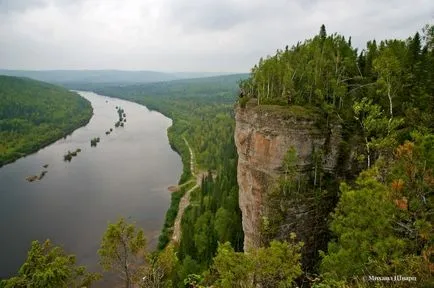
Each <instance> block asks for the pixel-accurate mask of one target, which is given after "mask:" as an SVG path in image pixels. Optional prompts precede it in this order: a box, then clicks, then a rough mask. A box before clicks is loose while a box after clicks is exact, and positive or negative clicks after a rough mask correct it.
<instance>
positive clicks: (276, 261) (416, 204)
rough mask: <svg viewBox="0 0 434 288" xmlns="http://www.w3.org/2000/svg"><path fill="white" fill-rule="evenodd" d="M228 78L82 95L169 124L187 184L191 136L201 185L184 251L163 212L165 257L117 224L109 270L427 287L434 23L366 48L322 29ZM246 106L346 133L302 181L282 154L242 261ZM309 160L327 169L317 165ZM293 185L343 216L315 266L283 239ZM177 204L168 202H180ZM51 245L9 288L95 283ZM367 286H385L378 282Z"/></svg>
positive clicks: (104, 259)
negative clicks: (127, 103)
mask: <svg viewBox="0 0 434 288" xmlns="http://www.w3.org/2000/svg"><path fill="white" fill-rule="evenodd" d="M225 77H226V78H222V79H225V80H224V81H223V80H222V81H220V80H218V81H217V80H216V79H215V78H209V79H206V78H205V79H202V80H199V81H193V80H192V81H190V82H188V81H186V82H182V81H180V82H178V81H171V82H167V83H157V84H144V85H131V86H128V85H127V86H105V87H104V86H98V85H93V84H92V85H88V86H87V87H92V88H91V90H93V91H95V92H97V93H100V94H103V95H108V96H114V97H120V98H123V99H127V100H131V101H135V102H137V103H140V104H143V105H146V106H147V107H148V108H149V109H153V110H157V111H159V112H161V113H163V114H164V115H166V116H168V117H170V118H171V119H173V125H172V127H171V128H170V129H169V131H168V135H169V140H170V143H171V145H172V147H173V148H174V149H175V150H176V151H178V152H179V153H180V154H181V156H182V159H183V164H184V172H183V175H182V177H181V179H180V184H181V183H186V182H188V181H190V180H191V179H192V171H190V165H189V162H190V155H189V152H188V147H186V142H185V141H184V140H183V139H186V140H188V142H189V143H190V145H191V147H192V150H193V151H194V153H195V155H196V161H197V166H198V169H200V170H201V171H204V172H205V175H206V177H204V178H203V179H202V183H201V186H200V188H198V189H196V190H194V191H193V192H192V194H191V199H190V200H191V202H190V205H189V206H188V207H187V209H186V210H185V213H184V216H183V219H182V223H181V230H182V237H181V240H180V241H179V242H178V243H177V242H175V243H174V242H171V241H170V238H171V235H170V233H171V231H172V230H171V229H170V228H171V225H172V223H173V218H174V215H176V212H177V211H175V210H176V206H177V205H172V206H174V207H171V208H170V210H169V211H168V214H167V216H166V224H165V226H164V230H163V232H162V234H161V237H160V243H159V245H158V249H157V251H146V249H145V248H146V239H144V236H143V231H142V230H141V229H139V228H137V227H135V226H134V224H133V223H128V222H126V221H125V220H124V219H120V220H119V221H118V222H117V223H113V224H110V225H109V226H108V228H107V231H106V233H105V234H104V236H103V240H102V242H101V247H100V250H99V251H98V253H99V255H100V259H101V265H102V266H103V267H104V268H105V269H106V270H109V271H112V272H115V273H117V275H118V276H119V279H120V281H122V283H123V285H124V287H127V288H128V287H133V284H134V285H138V286H139V287H195V288H197V287H224V288H226V287H227V288H229V287H240V288H241V287H252V288H253V287H315V288H323V287H359V288H360V287H362V288H364V287H373V286H375V287H433V286H434V282H433V281H434V280H433V279H434V277H433V274H434V228H433V222H434V219H433V218H434V207H433V206H434V193H433V191H434V174H433V173H434V154H433V152H432V151H433V149H434V131H433V128H434V127H433V124H432V123H433V120H434V119H433V117H434V116H433V115H434V111H433V109H434V107H433V106H434V26H429V25H427V26H425V27H424V28H423V29H422V30H421V31H419V32H416V33H415V34H414V35H412V36H410V37H408V38H407V39H405V40H399V39H391V40H382V41H378V42H377V41H376V40H372V41H369V42H368V43H367V45H366V47H365V48H364V49H361V50H360V51H359V49H357V48H354V47H352V43H351V38H345V37H344V36H342V35H339V34H336V33H335V34H328V33H327V31H326V28H325V26H324V25H323V26H321V28H320V30H319V33H318V35H315V36H314V37H313V38H311V39H308V40H305V41H304V42H299V43H296V44H295V45H293V46H291V47H289V46H286V47H285V48H284V49H283V50H277V52H276V54H275V55H274V56H267V57H266V58H261V59H260V60H259V63H258V64H257V65H255V66H254V67H253V68H252V70H251V73H250V74H249V75H247V76H246V75H235V76H225ZM229 79H230V80H229ZM237 81H238V83H239V85H237ZM207 85H209V87H208V88H207ZM219 87H220V88H219ZM82 89H85V88H84V87H83V88H82ZM237 94H238V95H239V98H238V99H237V96H236V95H237ZM252 102H254V103H255V105H259V106H263V107H267V109H287V110H288V111H293V112H294V111H299V112H300V111H301V112H302V113H304V112H305V111H315V113H319V115H320V116H321V120H322V121H320V122H321V125H323V127H324V129H328V128H329V127H328V126H329V125H332V124H334V123H339V124H340V125H341V126H342V143H340V148H339V149H340V151H341V157H340V158H339V161H340V162H339V164H340V165H338V167H339V168H342V169H337V171H335V173H334V174H332V175H328V174H326V173H321V171H320V173H317V171H316V169H319V170H321V165H320V164H319V165H316V166H315V167H311V168H312V171H313V169H315V174H314V175H315V177H312V175H311V174H309V173H308V174H302V173H300V172H299V171H297V169H296V166H295V165H294V161H295V157H296V153H297V151H292V150H290V151H288V154H287V157H285V159H284V161H283V163H282V167H283V171H282V177H281V178H280V179H278V181H277V183H276V185H275V186H273V189H270V191H268V194H267V195H266V197H267V200H268V201H269V202H268V205H267V206H268V207H265V208H266V210H267V211H268V212H267V213H268V214H267V216H268V218H267V223H263V224H264V225H263V226H264V227H263V231H261V232H262V233H263V234H264V236H265V237H264V239H263V243H262V246H261V247H259V248H255V249H251V250H249V251H242V250H243V249H242V248H243V247H242V243H243V232H242V228H241V212H240V210H239V206H238V186H237V181H236V167H237V154H236V150H235V146H234V140H233V135H234V124H235V121H234V104H235V105H239V106H240V107H247V104H248V103H252ZM314 157H318V161H317V162H321V155H314ZM343 167H349V168H346V169H344V168H343ZM316 175H319V176H318V177H319V178H320V179H317V177H316ZM318 180H319V181H318ZM317 183H322V184H320V185H317ZM294 187H297V188H298V189H299V191H302V192H303V193H304V194H306V195H309V196H311V195H317V196H319V197H318V198H317V199H319V200H320V201H318V202H317V203H316V204H315V205H317V206H318V207H323V206H326V205H329V204H330V203H326V202H322V201H326V200H325V199H333V203H332V204H333V205H334V206H335V209H333V212H332V213H331V215H330V217H329V218H328V219H325V221H326V224H327V228H328V231H326V234H327V235H326V239H327V243H326V244H327V245H326V246H325V249H323V250H321V251H317V252H318V258H317V259H315V261H316V262H315V263H314V264H313V265H309V266H305V265H304V264H303V263H302V249H303V245H304V243H302V242H299V241H298V238H297V235H295V234H294V233H288V235H284V237H277V234H278V233H276V231H277V230H278V229H279V227H280V225H281V224H282V221H284V218H283V216H284V215H283V214H282V213H281V211H282V210H284V209H283V208H285V207H284V206H285V201H286V200H288V199H287V198H288V197H291V196H292V195H293V194H291V191H294V189H293V188H294ZM180 193H183V190H181V192H180ZM179 197H180V195H177V196H174V197H173V198H172V200H173V201H174V203H175V204H176V201H179ZM327 201H328V200H327ZM279 208H280V209H279ZM50 245H51V243H45V244H41V243H37V242H36V243H33V244H32V247H31V250H30V252H29V259H28V260H27V261H26V263H25V264H24V265H23V267H22V268H21V269H20V271H19V272H18V274H17V276H16V277H13V278H11V279H9V280H5V281H3V282H2V285H3V286H5V287H26V285H28V283H36V282H29V281H33V280H29V279H35V281H40V282H38V283H44V285H47V283H57V285H54V286H40V285H39V286H38V285H36V286H34V287H71V285H72V284H71V283H77V282H74V281H78V280H80V285H82V284H83V283H87V284H89V283H91V282H92V281H94V280H96V279H98V277H100V276H98V275H93V274H87V272H86V271H85V268H84V267H77V266H76V265H75V261H73V260H74V259H73V258H67V259H72V260H70V261H69V262H68V261H62V260H64V258H65V257H69V256H68V255H65V252H64V251H61V250H59V249H56V248H53V247H52V246H50ZM53 251H54V252H53ZM119 251H123V252H122V253H121V254H119V253H118V252H119ZM53 254H54V256H53ZM32 255H37V257H36V258H35V257H32ZM41 255H42V256H41ZM46 255H50V256H53V257H51V258H50V257H47V256H46ZM34 259H42V260H41V261H34ZM50 259H58V260H57V262H56V261H50ZM127 262H128V263H129V264H130V265H123V264H125V263H127ZM47 267H49V268H47ZM53 269H54V271H56V269H58V270H59V272H58V273H57V272H53ZM34 271H37V273H35V272H34ZM395 276H396V277H398V276H399V277H398V278H399V280H398V278H396V277H395ZM32 277H33V278H32ZM372 277H374V278H375V277H378V278H382V279H377V280H376V281H375V282H371V281H374V280H375V279H372ZM388 277H389V278H390V279H387V278H388ZM47 279H50V281H48V280H47ZM44 281H45V282H44ZM51 281H53V282H51ZM56 281H57V282H56ZM17 283H18V284H17ZM14 285H15V286H14ZM41 285H42V284H41ZM74 285H76V286H72V287H81V286H78V284H74ZM0 286H1V285H0Z"/></svg>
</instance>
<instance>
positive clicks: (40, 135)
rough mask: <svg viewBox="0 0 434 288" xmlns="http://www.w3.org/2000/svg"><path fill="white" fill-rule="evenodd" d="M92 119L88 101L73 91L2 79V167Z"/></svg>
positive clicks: (0, 100) (0, 121) (0, 145)
mask: <svg viewBox="0 0 434 288" xmlns="http://www.w3.org/2000/svg"><path fill="white" fill-rule="evenodd" d="M91 116H92V107H91V105H90V103H89V101H87V100H86V99H84V98H82V97H80V96H79V95H77V94H76V93H74V92H70V91H67V90H66V89H64V88H61V87H58V86H54V85H51V84H47V83H43V82H38V81H35V80H30V79H27V78H17V77H10V76H0V167H1V166H2V165H5V164H7V163H9V162H12V161H14V160H16V159H18V158H20V157H22V156H24V155H27V154H29V153H33V152H35V151H37V150H38V149H40V148H42V147H44V146H46V145H48V144H50V143H52V142H54V141H56V140H58V139H60V138H62V137H64V136H66V135H68V134H69V133H71V132H72V131H74V130H75V129H76V128H78V127H80V126H82V125H85V124H86V123H87V122H88V121H89V119H90V118H91Z"/></svg>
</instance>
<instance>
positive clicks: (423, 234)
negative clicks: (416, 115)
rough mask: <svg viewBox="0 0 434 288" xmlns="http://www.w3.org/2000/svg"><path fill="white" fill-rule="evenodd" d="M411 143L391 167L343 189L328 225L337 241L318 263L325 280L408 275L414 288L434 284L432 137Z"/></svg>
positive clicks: (417, 136) (387, 165) (379, 167)
mask: <svg viewBox="0 0 434 288" xmlns="http://www.w3.org/2000/svg"><path fill="white" fill-rule="evenodd" d="M414 137H415V142H406V143H404V144H403V145H401V146H399V147H398V148H397V150H396V152H395V157H394V160H393V161H392V162H391V163H385V162H382V161H379V162H377V164H376V166H375V167H374V168H372V169H370V170H367V171H365V172H363V173H362V174H361V175H360V177H359V178H358V180H357V181H356V186H355V187H354V188H351V187H349V186H348V185H347V184H344V183H343V184H342V185H341V192H342V195H341V198H340V201H339V204H338V206H337V208H336V211H335V213H334V214H333V221H332V223H331V230H332V232H333V233H334V234H335V235H336V239H337V240H336V241H332V242H330V243H329V247H328V253H327V254H323V256H324V257H323V260H322V263H321V270H322V272H323V273H324V276H325V277H326V279H328V280H336V281H346V282H348V283H350V284H351V283H352V284H354V283H355V281H357V279H359V281H360V279H362V277H363V276H369V275H385V276H386V275H407V276H413V277H416V278H417V283H415V284H414V287H429V286H430V285H433V284H434V283H433V282H432V279H433V278H432V273H433V268H434V265H433V261H432V255H433V251H434V249H433V247H434V232H433V231H434V230H433V227H432V223H433V220H434V219H433V216H432V215H433V211H434V195H433V193H432V191H433V190H432V189H433V188H434V181H433V179H434V175H433V172H432V171H433V169H434V161H432V159H433V156H432V149H433V148H434V140H433V139H434V136H433V135H425V136H422V135H420V134H417V133H416V134H414ZM394 284H396V286H399V287H407V286H406V285H407V284H408V283H394Z"/></svg>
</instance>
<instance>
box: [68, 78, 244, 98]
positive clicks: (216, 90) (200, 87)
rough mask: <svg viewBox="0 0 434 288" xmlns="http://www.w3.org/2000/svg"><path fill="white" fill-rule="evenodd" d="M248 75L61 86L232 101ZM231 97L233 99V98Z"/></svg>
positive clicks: (119, 93)
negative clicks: (215, 97)
mask: <svg viewBox="0 0 434 288" xmlns="http://www.w3.org/2000/svg"><path fill="white" fill-rule="evenodd" d="M248 77H249V74H247V73H245V74H232V75H224V76H214V77H204V78H193V79H181V80H173V81H165V82H156V83H142V84H134V85H131V84H128V83H124V84H109V83H106V84H103V83H66V84H63V86H64V87H66V88H69V89H74V90H88V91H95V92H97V93H101V94H103V95H109V96H117V95H118V96H119V95H123V96H127V95H128V96H130V97H131V96H138V95H141V96H144V95H145V96H151V97H170V98H184V97H188V98H191V97H196V98H197V97H213V96H219V95H225V98H227V97H229V95H232V96H231V97H229V98H231V100H230V101H232V102H233V101H234V99H235V96H236V93H237V91H238V81H239V80H241V79H247V78H248ZM232 98H233V99H232Z"/></svg>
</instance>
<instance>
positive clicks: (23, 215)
mask: <svg viewBox="0 0 434 288" xmlns="http://www.w3.org/2000/svg"><path fill="white" fill-rule="evenodd" d="M79 94H80V95H81V96H82V97H84V98H86V99H88V100H89V101H90V102H91V103H92V107H93V109H94V115H93V117H92V119H91V120H90V122H89V123H88V125H86V126H84V127H82V128H79V129H77V130H75V131H74V132H73V133H72V134H71V135H70V136H68V137H66V139H61V140H59V141H57V142H55V143H53V144H52V145H50V146H47V147H45V148H43V149H41V150H40V151H38V152H37V153H35V154H32V155H29V156H27V157H24V158H21V159H19V160H18V161H16V162H14V163H11V164H8V165H6V166H4V167H2V168H0V278H3V277H7V276H10V275H11V274H13V273H15V272H16V271H17V270H18V268H19V267H20V266H21V264H22V263H23V262H24V260H25V258H26V255H27V251H28V249H29V247H30V244H31V241H32V240H41V241H42V240H45V239H47V238H49V239H51V240H52V241H53V242H54V243H55V244H61V245H63V247H64V248H65V250H66V251H67V252H70V253H73V254H76V255H77V259H78V263H79V264H84V265H87V266H88V267H89V268H90V269H91V270H93V271H95V270H98V266H97V263H98V256H97V249H98V247H99V245H100V241H101V237H102V235H103V233H104V231H105V229H106V227H107V224H108V222H109V221H110V222H115V221H116V220H117V219H118V218H119V217H121V216H122V217H125V218H129V219H130V221H135V222H136V224H137V225H138V226H140V227H142V228H143V229H144V230H145V234H146V236H147V238H148V240H149V241H150V242H151V243H150V244H151V246H152V245H155V243H156V239H157V237H158V234H159V232H160V230H161V228H162V225H163V222H164V217H165V213H166V211H167V209H168V207H169V204H170V193H169V192H168V190H167V187H168V186H170V185H172V184H176V182H177V181H178V179H179V177H180V175H181V173H182V163H181V159H180V157H179V155H178V154H176V153H175V152H174V151H172V150H171V148H170V146H169V142H168V138H167V133H166V130H167V128H168V127H169V126H170V125H171V123H172V121H171V120H170V119H169V118H167V117H165V116H163V115H162V114H160V113H157V112H154V111H149V110H148V109H147V108H146V107H144V106H141V105H138V104H135V103H132V102H128V101H124V100H120V99H116V98H109V97H105V96H100V95H97V94H95V93H91V92H79ZM116 106H120V107H122V108H123V109H124V111H125V113H126V119H127V122H126V123H125V127H119V128H115V127H114V124H115V122H116V121H117V120H118V114H117V111H116V108H115V107H116ZM110 128H113V132H112V133H111V134H110V135H105V131H107V130H109V129H110ZM94 137H100V139H101V141H100V142H99V143H98V145H97V147H91V146H90V140H91V139H92V138H94ZM77 148H80V149H81V150H82V151H81V152H80V153H78V156H77V157H74V158H72V160H71V162H65V161H64V160H63V155H64V154H65V153H67V151H68V150H70V151H75V150H76V149H77ZM45 164H48V167H47V168H46V169H44V168H43V167H42V166H43V165H45ZM43 170H46V171H48V172H47V173H46V175H45V177H44V178H42V179H41V180H36V181H34V182H28V181H27V180H26V177H28V176H30V175H39V174H40V173H41V171H43Z"/></svg>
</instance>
